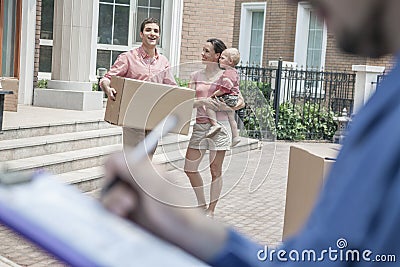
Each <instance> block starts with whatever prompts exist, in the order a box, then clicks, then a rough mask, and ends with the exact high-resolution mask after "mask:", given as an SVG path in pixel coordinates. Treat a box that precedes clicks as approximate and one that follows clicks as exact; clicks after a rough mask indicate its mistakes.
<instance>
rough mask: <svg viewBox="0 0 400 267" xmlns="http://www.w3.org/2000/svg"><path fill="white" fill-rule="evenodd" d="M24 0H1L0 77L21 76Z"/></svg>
mask: <svg viewBox="0 0 400 267" xmlns="http://www.w3.org/2000/svg"><path fill="white" fill-rule="evenodd" d="M21 8H22V0H0V51H1V53H0V77H18V78H19V55H20V34H21V12H22V10H21Z"/></svg>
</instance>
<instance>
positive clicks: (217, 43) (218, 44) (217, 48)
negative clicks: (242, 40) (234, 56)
mask: <svg viewBox="0 0 400 267" xmlns="http://www.w3.org/2000/svg"><path fill="white" fill-rule="evenodd" d="M207 43H211V44H212V45H213V47H214V52H215V53H219V54H221V53H222V51H224V50H225V49H226V45H225V44H224V42H222V41H221V40H220V39H217V38H210V39H208V40H207Z"/></svg>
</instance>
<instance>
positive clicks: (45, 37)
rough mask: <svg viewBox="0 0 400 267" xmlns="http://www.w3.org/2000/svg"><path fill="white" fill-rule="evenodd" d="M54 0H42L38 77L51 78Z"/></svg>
mask: <svg viewBox="0 0 400 267" xmlns="http://www.w3.org/2000/svg"><path fill="white" fill-rule="evenodd" d="M53 23H54V0H42V15H41V27H40V56H39V74H38V78H39V79H50V78H51V61H52V52H53Z"/></svg>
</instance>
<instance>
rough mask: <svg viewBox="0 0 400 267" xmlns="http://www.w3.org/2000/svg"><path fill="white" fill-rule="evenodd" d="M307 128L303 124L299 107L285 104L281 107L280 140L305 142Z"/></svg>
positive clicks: (278, 134)
mask: <svg viewBox="0 0 400 267" xmlns="http://www.w3.org/2000/svg"><path fill="white" fill-rule="evenodd" d="M305 130H306V127H305V126H304V125H303V123H302V117H301V115H300V110H299V106H297V105H295V106H293V105H292V104H291V103H289V102H287V103H283V104H281V105H280V106H279V119H278V125H277V129H276V131H277V136H276V137H277V139H278V140H292V141H295V140H304V139H305V137H306V136H305V134H304V132H305Z"/></svg>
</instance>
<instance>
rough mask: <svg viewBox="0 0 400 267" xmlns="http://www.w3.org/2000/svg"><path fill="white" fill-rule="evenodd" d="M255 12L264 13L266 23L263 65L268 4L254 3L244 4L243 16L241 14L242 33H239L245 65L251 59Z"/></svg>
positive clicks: (262, 51)
mask: <svg viewBox="0 0 400 267" xmlns="http://www.w3.org/2000/svg"><path fill="white" fill-rule="evenodd" d="M255 11H262V12H264V19H263V21H264V23H263V31H262V40H263V42H262V48H261V59H260V64H261V65H262V60H263V54H264V35H265V17H266V13H267V2H254V3H242V8H241V14H240V33H239V52H240V57H241V61H242V62H243V63H244V64H245V63H246V62H248V61H249V57H250V49H249V47H250V41H251V30H250V29H251V23H252V13H253V12H255Z"/></svg>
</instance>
